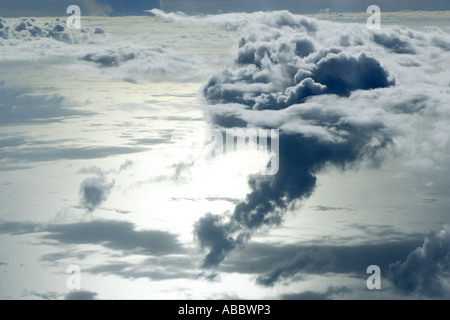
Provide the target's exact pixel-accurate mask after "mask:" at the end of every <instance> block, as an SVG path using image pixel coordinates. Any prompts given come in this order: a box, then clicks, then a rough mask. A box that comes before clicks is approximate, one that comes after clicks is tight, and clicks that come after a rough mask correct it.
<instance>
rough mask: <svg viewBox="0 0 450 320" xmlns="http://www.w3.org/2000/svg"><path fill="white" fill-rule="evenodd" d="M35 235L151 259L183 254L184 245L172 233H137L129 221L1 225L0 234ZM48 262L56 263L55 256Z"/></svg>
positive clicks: (5, 222) (2, 223) (50, 257)
mask: <svg viewBox="0 0 450 320" xmlns="http://www.w3.org/2000/svg"><path fill="white" fill-rule="evenodd" d="M35 233H39V234H40V235H39V237H40V238H41V239H46V240H54V241H56V244H61V243H63V244H69V245H82V244H97V245H101V246H103V247H105V248H109V249H113V250H118V251H126V252H128V253H136V254H144V255H151V256H154V255H155V256H163V255H169V254H177V253H182V252H183V248H182V245H181V244H180V243H179V241H178V240H177V237H176V236H175V235H173V234H172V233H170V232H166V231H159V230H135V226H134V224H132V223H130V222H125V221H115V220H92V221H87V222H76V223H68V224H48V225H43V224H38V223H34V222H13V221H2V222H0V234H11V235H23V234H35ZM76 255H79V254H76ZM66 257H67V255H60V257H59V258H66ZM44 258H45V259H46V260H49V261H52V259H54V258H55V256H45V257H44ZM53 261H54V260H53Z"/></svg>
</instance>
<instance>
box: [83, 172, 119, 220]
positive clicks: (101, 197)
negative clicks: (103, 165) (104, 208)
mask: <svg viewBox="0 0 450 320" xmlns="http://www.w3.org/2000/svg"><path fill="white" fill-rule="evenodd" d="M113 187H114V180H112V181H110V180H109V179H107V177H106V176H105V175H104V174H103V173H101V172H99V173H97V175H96V176H93V177H88V178H86V179H84V180H83V182H81V185H80V196H81V205H82V206H83V207H84V208H86V209H87V210H88V211H93V210H94V209H95V208H96V207H98V206H99V205H100V204H102V203H103V202H104V201H105V200H106V199H107V198H108V196H109V195H110V194H111V191H112V188H113Z"/></svg>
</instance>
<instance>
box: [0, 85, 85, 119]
mask: <svg viewBox="0 0 450 320" xmlns="http://www.w3.org/2000/svg"><path fill="white" fill-rule="evenodd" d="M71 107H72V108H71ZM73 107H74V103H73V102H71V101H68V100H67V99H66V98H64V97H63V96H61V95H57V94H52V95H42V94H41V95H39V94H35V93H34V92H33V90H32V88H28V87H13V86H8V85H6V84H5V81H0V112H1V115H2V116H1V117H0V125H17V124H22V123H45V122H55V121H61V120H62V119H67V118H69V117H75V116H81V115H88V114H92V113H91V112H85V111H79V110H76V109H75V108H73Z"/></svg>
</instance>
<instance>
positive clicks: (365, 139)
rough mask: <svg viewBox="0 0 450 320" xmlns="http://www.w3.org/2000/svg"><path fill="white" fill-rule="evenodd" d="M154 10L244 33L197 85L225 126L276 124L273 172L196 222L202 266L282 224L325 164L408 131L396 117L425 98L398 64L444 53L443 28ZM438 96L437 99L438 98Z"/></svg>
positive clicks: (367, 154)
mask: <svg viewBox="0 0 450 320" xmlns="http://www.w3.org/2000/svg"><path fill="white" fill-rule="evenodd" d="M152 12H153V13H154V14H156V15H159V16H161V17H163V18H166V19H168V20H171V21H176V22H178V23H188V24H197V25H215V26H219V27H224V28H226V29H232V30H238V31H239V30H241V31H242V34H244V36H243V37H242V38H241V39H240V40H239V42H238V44H237V47H236V49H235V56H234V62H233V64H232V65H230V66H228V67H227V68H225V69H224V70H223V71H222V72H218V73H217V74H214V75H212V76H211V77H210V78H209V79H208V81H207V82H206V84H205V85H204V87H203V90H202V93H203V95H204V97H205V99H206V101H207V102H209V103H210V104H213V105H214V106H212V107H210V108H209V109H208V110H209V111H210V117H209V119H210V120H211V122H212V124H213V125H215V126H219V127H222V128H227V127H256V128H274V129H279V130H280V139H279V141H280V146H279V150H280V151H279V159H280V160H279V161H280V163H279V171H278V173H277V174H276V175H275V176H269V177H261V176H251V177H250V179H249V186H250V189H251V191H250V193H249V194H248V195H247V197H246V199H245V200H244V201H242V202H240V203H238V204H237V205H236V207H235V209H234V211H233V212H232V213H231V214H229V215H223V216H222V215H214V214H211V213H208V214H206V215H205V216H204V217H202V218H201V219H199V221H198V222H197V223H196V224H195V226H194V228H195V235H196V238H197V239H198V241H199V243H200V246H201V247H202V248H205V249H209V253H208V254H207V255H206V257H205V260H204V261H203V267H215V266H217V265H218V264H219V263H220V262H221V261H222V260H223V259H224V258H225V257H226V255H227V254H228V253H229V252H230V251H231V250H233V249H235V248H238V247H240V246H241V245H244V244H245V243H246V242H247V241H248V239H249V238H250V237H251V235H252V233H253V232H254V231H255V230H258V229H261V228H267V227H270V226H274V225H278V224H280V223H281V222H282V221H283V217H284V214H285V212H286V211H287V210H288V209H290V208H292V207H293V206H295V204H296V202H297V200H300V199H304V198H307V197H308V196H309V195H311V193H312V192H313V191H314V189H315V186H316V175H317V173H319V172H320V171H321V170H322V169H323V168H325V167H326V166H329V165H334V166H337V167H340V168H346V167H348V166H351V165H353V164H354V163H355V162H357V161H359V160H361V159H370V161H374V162H375V163H377V164H378V163H380V160H382V159H383V156H384V155H385V153H386V152H387V151H388V150H390V148H393V145H394V140H395V138H396V137H397V136H398V135H399V134H401V131H402V129H405V128H404V127H405V126H404V125H403V123H402V122H401V121H402V120H401V119H405V117H403V118H402V115H405V114H407V115H412V114H414V113H415V112H417V110H418V109H417V108H419V109H420V108H423V104H424V103H425V102H426V101H427V100H428V99H429V97H428V94H427V95H425V96H424V95H422V96H420V95H418V94H417V92H414V91H409V90H405V89H402V85H403V84H404V83H411V79H410V78H408V77H407V76H405V74H409V73H406V72H405V70H404V69H401V67H400V66H402V67H403V68H414V67H418V66H420V62H419V61H418V59H417V58H416V56H417V55H427V53H426V51H425V50H424V48H426V47H428V48H429V47H431V48H432V49H431V51H433V52H434V53H435V54H434V55H433V56H431V57H428V56H427V59H433V57H437V56H438V55H437V54H438V53H441V54H442V53H445V52H446V51H445V48H446V46H445V45H442V43H441V41H442V42H443V43H448V40H449V37H448V35H444V34H442V33H439V32H436V33H434V34H433V35H431V34H427V33H420V32H415V31H412V30H408V29H395V28H394V29H387V30H375V31H371V30H368V29H367V28H366V26H365V25H352V26H349V25H345V24H336V23H331V22H325V21H318V20H315V19H307V18H305V17H302V16H297V15H293V14H291V13H289V12H287V11H280V12H270V13H263V12H257V13H254V14H239V15H238V14H224V15H219V16H205V17H189V16H185V15H178V14H173V13H170V14H165V13H162V12H160V11H159V10H152ZM330 33H339V34H340V36H339V37H330ZM434 38H438V39H440V41H436V40H434ZM438 43H441V44H440V45H438ZM428 50H430V49H428ZM434 59H435V58H434ZM441 63H442V62H441V61H439V63H438V64H441ZM439 68H440V69H439ZM439 68H437V69H438V70H439V71H438V72H439V75H436V74H435V78H434V79H440V78H441V77H444V76H443V74H444V73H443V72H444V71H443V70H444V69H445V68H442V67H439ZM408 71H409V70H408ZM409 72H411V71H409ZM421 72H426V71H423V70H421ZM399 84H400V86H399ZM406 92H408V94H405V93H406ZM399 95H400V96H399ZM438 96H439V97H441V96H442V94H441V95H438ZM438 100H439V103H438V104H439V105H440V106H441V105H442V103H443V101H444V100H441V99H440V98H439V99H438ZM430 112H431V111H430ZM400 128H402V129H400ZM405 130H406V129H405ZM300 260H301V259H300Z"/></svg>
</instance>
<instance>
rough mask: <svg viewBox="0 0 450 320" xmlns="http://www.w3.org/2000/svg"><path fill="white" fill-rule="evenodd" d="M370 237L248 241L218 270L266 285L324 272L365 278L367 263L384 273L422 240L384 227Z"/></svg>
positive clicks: (418, 235) (416, 235) (417, 235)
mask: <svg viewBox="0 0 450 320" xmlns="http://www.w3.org/2000/svg"><path fill="white" fill-rule="evenodd" d="M383 230H384V232H383ZM368 233H370V231H368ZM373 238H374V239H376V240H374V241H371V242H368V241H364V242H361V239H358V238H357V237H356V238H351V239H346V240H347V242H343V243H327V242H325V243H324V242H323V241H322V242H320V243H318V242H317V243H316V242H313V243H295V244H277V243H275V244H273V243H263V242H251V243H249V244H248V245H247V246H245V247H244V248H242V249H241V250H239V251H234V252H233V253H231V254H230V255H229V257H228V258H227V260H226V262H225V263H223V264H221V265H220V266H219V269H218V271H221V272H226V273H243V274H252V275H256V276H257V277H256V283H257V284H259V285H262V286H265V287H271V286H274V285H276V284H279V283H281V284H284V283H289V282H292V281H293V279H302V278H304V277H307V276H308V275H321V274H326V273H335V274H351V275H352V276H354V277H357V278H361V279H367V276H366V273H365V272H366V269H367V267H368V266H369V265H372V264H376V265H378V266H380V268H381V270H382V272H383V274H387V270H388V266H389V265H390V264H391V263H392V261H396V260H403V259H405V258H406V257H407V256H408V254H409V253H410V252H411V250H413V249H414V248H416V247H417V246H418V245H419V244H420V243H421V241H422V240H421V238H422V239H423V236H422V235H420V234H410V235H406V234H402V233H400V234H399V233H398V231H396V230H390V231H388V230H385V228H384V227H383V228H381V229H380V230H378V232H376V235H375V234H374V235H373ZM379 239H384V240H379Z"/></svg>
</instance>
